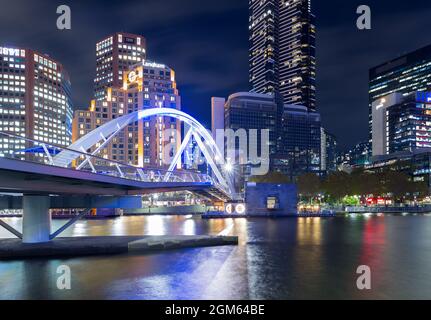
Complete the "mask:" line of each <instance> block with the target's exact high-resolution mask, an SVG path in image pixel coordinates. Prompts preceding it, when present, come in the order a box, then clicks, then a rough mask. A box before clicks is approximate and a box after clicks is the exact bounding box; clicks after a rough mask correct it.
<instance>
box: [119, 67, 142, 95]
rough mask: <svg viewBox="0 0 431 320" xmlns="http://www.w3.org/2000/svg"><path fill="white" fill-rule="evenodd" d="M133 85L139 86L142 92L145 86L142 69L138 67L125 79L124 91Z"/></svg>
mask: <svg viewBox="0 0 431 320" xmlns="http://www.w3.org/2000/svg"><path fill="white" fill-rule="evenodd" d="M132 85H137V86H138V88H139V91H142V85H143V69H142V67H138V68H136V69H135V70H132V71H129V73H128V74H127V75H126V77H124V83H123V89H124V90H127V89H128V88H129V87H130V86H132Z"/></svg>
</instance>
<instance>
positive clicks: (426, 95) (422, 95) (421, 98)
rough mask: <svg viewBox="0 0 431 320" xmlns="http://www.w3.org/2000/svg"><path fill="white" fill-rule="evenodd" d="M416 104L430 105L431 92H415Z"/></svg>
mask: <svg viewBox="0 0 431 320" xmlns="http://www.w3.org/2000/svg"><path fill="white" fill-rule="evenodd" d="M416 102H420V103H430V104H431V92H427V91H421V92H416Z"/></svg>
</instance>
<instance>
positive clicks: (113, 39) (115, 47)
mask: <svg viewBox="0 0 431 320" xmlns="http://www.w3.org/2000/svg"><path fill="white" fill-rule="evenodd" d="M145 58H146V40H145V38H144V37H143V36H140V35H136V34H131V33H125V32H116V33H114V34H112V35H110V36H108V37H106V38H105V39H103V40H101V41H99V42H98V43H97V44H96V77H95V79H94V97H95V99H96V100H102V99H104V98H105V93H106V89H107V88H110V87H114V88H119V87H121V86H122V85H123V81H124V74H125V73H126V72H128V70H129V67H130V66H132V65H134V64H136V63H138V62H141V61H142V60H144V59H145Z"/></svg>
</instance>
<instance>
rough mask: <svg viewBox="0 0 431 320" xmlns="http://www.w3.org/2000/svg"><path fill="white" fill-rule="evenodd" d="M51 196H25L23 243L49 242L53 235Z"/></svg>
mask: <svg viewBox="0 0 431 320" xmlns="http://www.w3.org/2000/svg"><path fill="white" fill-rule="evenodd" d="M49 207H50V199H49V196H41V195H24V197H23V222H22V242H23V243H39V242H48V241H49V240H50V235H51V213H50V212H49Z"/></svg>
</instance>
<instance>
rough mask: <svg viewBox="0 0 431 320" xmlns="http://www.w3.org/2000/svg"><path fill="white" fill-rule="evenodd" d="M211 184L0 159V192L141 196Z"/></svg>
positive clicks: (210, 185) (200, 188) (195, 188)
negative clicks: (149, 179) (128, 176)
mask: <svg viewBox="0 0 431 320" xmlns="http://www.w3.org/2000/svg"><path fill="white" fill-rule="evenodd" d="M212 187H213V185H212V184H211V183H210V182H142V181H138V180H132V179H126V178H121V177H114V176H109V175H103V174H97V173H92V172H87V171H79V170H74V169H69V168H62V167H56V166H51V165H45V164H40V163H34V162H28V161H22V160H15V159H8V158H0V192H11V193H27V194H35V193H36V194H58V195H61V194H76V195H118V196H120V195H141V194H148V193H157V192H172V191H182V190H188V191H195V190H205V189H210V188H212Z"/></svg>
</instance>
